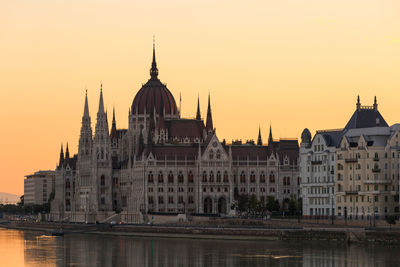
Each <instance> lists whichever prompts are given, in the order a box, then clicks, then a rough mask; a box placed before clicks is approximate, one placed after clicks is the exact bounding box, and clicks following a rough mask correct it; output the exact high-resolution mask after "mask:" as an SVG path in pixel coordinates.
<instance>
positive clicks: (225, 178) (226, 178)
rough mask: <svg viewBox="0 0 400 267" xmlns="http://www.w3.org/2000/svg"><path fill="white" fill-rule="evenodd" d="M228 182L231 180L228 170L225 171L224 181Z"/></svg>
mask: <svg viewBox="0 0 400 267" xmlns="http://www.w3.org/2000/svg"><path fill="white" fill-rule="evenodd" d="M228 182H229V179H228V172H227V171H225V172H224V183H228Z"/></svg>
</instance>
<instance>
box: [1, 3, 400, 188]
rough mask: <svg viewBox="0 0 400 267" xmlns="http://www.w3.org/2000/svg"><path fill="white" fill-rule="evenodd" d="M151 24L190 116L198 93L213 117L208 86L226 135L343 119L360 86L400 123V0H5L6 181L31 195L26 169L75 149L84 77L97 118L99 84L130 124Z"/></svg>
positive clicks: (168, 77) (286, 132)
mask: <svg viewBox="0 0 400 267" xmlns="http://www.w3.org/2000/svg"><path fill="white" fill-rule="evenodd" d="M153 35H154V36H155V39H156V57H157V65H158V69H159V78H160V80H161V81H162V82H164V83H166V84H167V86H168V88H169V89H170V90H171V92H172V93H173V95H174V96H175V100H176V101H177V102H178V103H179V94H181V95H182V117H194V116H195V112H196V103H197V96H198V95H199V96H200V103H201V112H202V115H203V117H205V116H206V109H207V95H208V94H209V93H210V94H211V105H212V113H213V120H214V126H215V127H216V130H217V136H218V137H219V138H220V139H221V140H222V139H224V138H225V139H226V140H227V141H228V142H230V141H231V140H232V139H243V140H247V139H256V138H257V134H258V127H259V126H260V127H261V133H262V136H263V139H264V141H266V140H267V137H268V131H269V126H270V125H272V130H273V136H274V138H276V139H279V138H299V137H300V135H301V132H302V130H303V129H304V128H305V127H307V128H309V129H310V131H311V132H312V134H314V133H315V130H318V129H334V128H343V127H344V126H345V124H346V122H347V121H348V120H349V119H350V116H351V115H352V113H353V112H354V110H355V104H356V98H357V95H360V98H361V103H362V104H363V105H372V103H373V98H374V96H375V95H376V96H377V99H378V105H379V110H380V112H381V113H382V115H383V116H384V118H385V119H386V121H387V122H388V123H389V124H390V125H391V124H394V123H396V122H400V105H399V99H400V90H399V89H400V75H399V74H400V1H398V0H369V1H368V0H367V1H365V0H353V1H347V0H346V1H345V0H338V1H318V0H302V1H297V0H290V1H289V0H281V1H275V0H274V1H272V0H259V1H256V0H246V1H237V0H229V1H227V0H220V1H211V0H202V1H183V0H182V1H175V0H170V1H162V0H153V1H132V0H107V1H106V0H85V1H82V0H80V1H78V0H69V1H67V0H41V1H33V0H30V1H28V0H3V1H1V2H0V121H1V124H2V127H1V130H0V192H9V193H14V194H18V195H22V194H23V180H24V176H25V175H28V174H32V173H33V172H35V171H38V170H47V169H54V168H55V167H56V163H57V161H58V158H59V152H60V145H61V143H64V146H65V144H66V142H68V143H69V148H70V152H71V153H72V154H74V153H76V152H77V144H78V138H79V130H80V125H81V117H82V114H83V105H84V96H85V90H86V88H87V90H88V98H89V110H90V114H91V116H92V124H93V126H94V124H95V121H96V119H95V118H96V112H97V108H98V99H99V92H100V84H101V83H102V84H103V93H104V101H105V105H106V107H107V109H108V110H109V114H110V115H111V110H112V108H113V107H114V106H115V110H116V118H117V127H118V128H126V127H127V126H128V110H129V107H130V106H131V104H132V101H133V98H134V96H135V94H136V93H137V91H138V90H139V89H140V87H141V85H142V84H143V83H145V82H146V81H147V80H148V79H149V69H150V64H151V57H152V42H153ZM109 120H111V116H110V117H109ZM109 125H111V122H109Z"/></svg>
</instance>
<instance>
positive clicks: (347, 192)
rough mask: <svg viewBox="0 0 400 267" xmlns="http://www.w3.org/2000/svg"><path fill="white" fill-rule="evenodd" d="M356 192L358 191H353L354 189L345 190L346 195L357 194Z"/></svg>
mask: <svg viewBox="0 0 400 267" xmlns="http://www.w3.org/2000/svg"><path fill="white" fill-rule="evenodd" d="M357 194H358V191H354V190H352V191H346V195H357Z"/></svg>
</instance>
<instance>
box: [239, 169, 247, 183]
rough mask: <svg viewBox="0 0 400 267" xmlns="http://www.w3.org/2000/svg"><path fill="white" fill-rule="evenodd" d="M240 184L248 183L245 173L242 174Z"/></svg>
mask: <svg viewBox="0 0 400 267" xmlns="http://www.w3.org/2000/svg"><path fill="white" fill-rule="evenodd" d="M240 182H241V183H246V175H245V174H244V171H242V173H241V174H240Z"/></svg>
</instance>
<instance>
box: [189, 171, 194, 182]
mask: <svg viewBox="0 0 400 267" xmlns="http://www.w3.org/2000/svg"><path fill="white" fill-rule="evenodd" d="M188 182H189V183H193V182H194V176H193V173H192V171H190V172H189V175H188Z"/></svg>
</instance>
